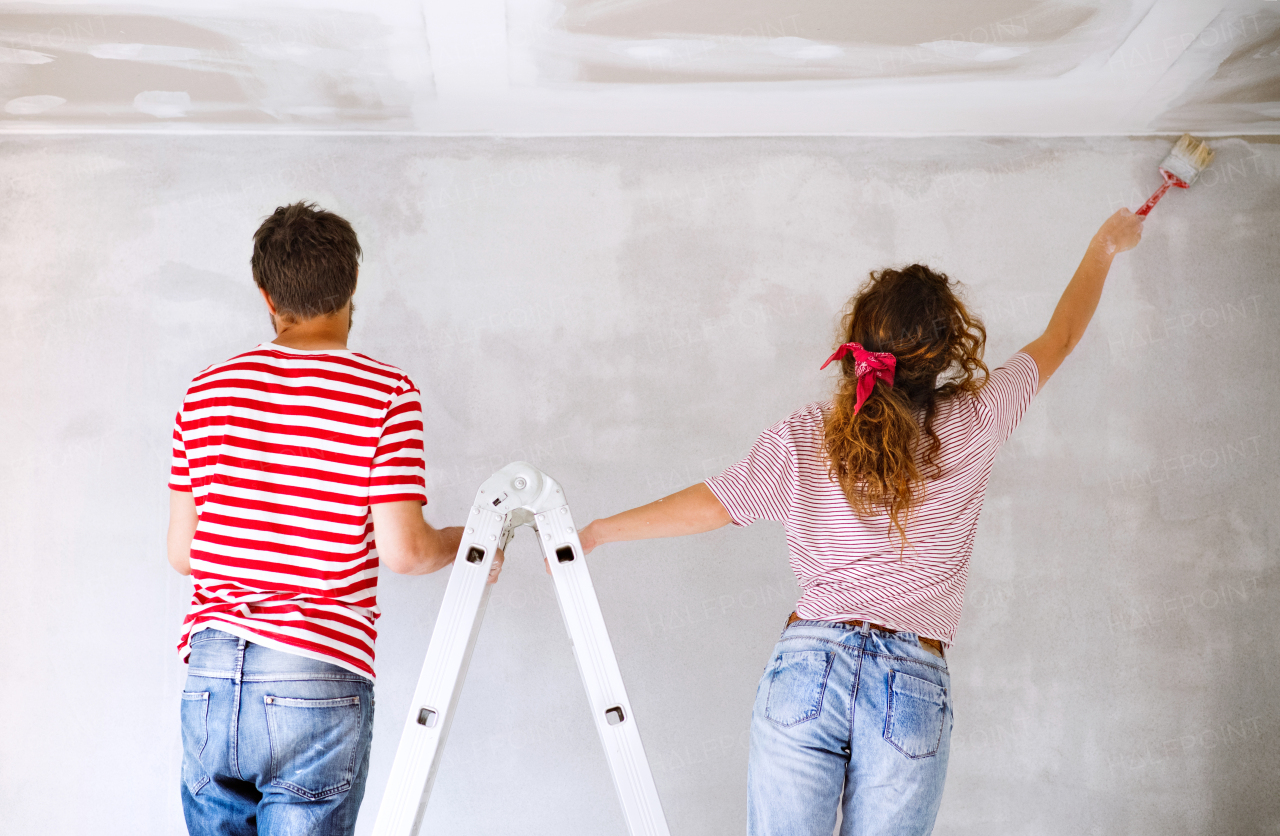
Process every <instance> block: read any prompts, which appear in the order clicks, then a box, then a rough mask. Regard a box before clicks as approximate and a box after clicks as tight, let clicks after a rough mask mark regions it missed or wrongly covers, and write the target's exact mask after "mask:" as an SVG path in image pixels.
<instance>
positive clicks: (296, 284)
mask: <svg viewBox="0 0 1280 836" xmlns="http://www.w3.org/2000/svg"><path fill="white" fill-rule="evenodd" d="M360 256H361V250H360V245H359V242H358V241H357V239H356V234H355V231H354V230H353V229H352V228H351V225H350V224H349V223H348V222H347V221H346V220H344V219H342V218H340V217H339V216H337V215H335V214H333V213H331V212H326V211H324V210H322V209H319V208H317V207H316V206H315V205H314V204H308V203H305V202H304V203H295V204H292V205H290V206H282V207H279V208H277V209H276V211H275V212H274V213H273V214H272V215H271V216H270V217H269V218H267V219H266V221H264V222H263V224H262V226H261V227H260V228H259V229H258V231H257V233H255V235H254V248H253V259H252V268H253V278H254V281H255V282H256V283H257V285H258V288H259V290H260V291H261V292H262V297H263V300H264V301H265V302H266V305H267V310H268V311H269V312H270V315H271V322H272V325H273V327H274V329H275V332H276V338H275V340H274V341H273V342H271V343H264V344H261V345H259V346H257V347H255V348H253V349H251V350H250V351H247V352H245V353H243V354H240V355H238V356H236V357H233V358H231V359H230V360H228V361H226V362H224V363H219V364H217V365H214V366H210V367H209V368H207V369H205V370H204V371H203V372H201V373H200V374H199V375H197V376H196V378H195V380H193V381H192V383H191V386H190V388H189V389H188V391H187V394H186V397H185V398H184V400H183V403H182V408H181V409H180V410H179V412H178V415H177V418H176V425H175V428H174V433H173V464H172V473H171V479H170V483H169V487H170V522H169V536H168V550H169V562H170V564H172V566H173V567H174V568H175V569H176V570H177V571H179V572H181V573H182V574H184V575H190V576H191V577H192V581H193V590H192V597H191V608H190V612H189V613H188V614H187V617H186V620H185V622H184V624H183V632H182V637H181V638H180V639H179V642H178V649H179V652H180V653H181V655H182V658H183V659H184V660H185V661H187V662H188V664H189V669H188V674H187V685H186V690H185V691H183V694H182V741H183V765H182V801H183V809H184V812H185V815H186V820H187V827H188V829H189V830H190V832H191V834H192V836H203V834H213V833H219V834H226V833H230V834H257V833H261V834H269V833H290V834H295V833H311V834H350V833H351V832H352V831H353V829H354V827H355V822H356V814H357V812H358V811H359V807H360V801H361V799H362V797H363V795H364V784H365V777H366V775H367V773H368V768H369V743H370V738H371V735H372V724H373V678H374V671H373V660H374V640H375V638H376V636H377V631H376V630H375V628H374V622H375V621H376V619H377V617H378V614H379V611H378V602H377V584H378V568H379V566H380V565H381V566H385V567H387V568H388V569H390V570H391V571H393V572H399V573H404V574H425V573H428V572H434V571H436V570H437V569H440V568H442V567H444V566H446V565H448V564H450V563H451V562H452V561H453V558H454V554H455V553H456V551H457V548H458V543H459V541H460V539H461V535H462V529H461V528H457V527H454V528H444V529H435V528H432V527H431V526H430V525H429V524H428V523H427V522H426V521H425V520H424V519H423V515H422V506H423V505H425V504H426V501H427V498H426V494H425V490H424V475H425V464H424V460H423V426H422V405H421V397H420V393H419V391H418V388H417V386H415V385H414V383H413V381H412V380H411V379H410V378H409V376H408V375H407V374H405V373H404V372H402V371H401V370H399V369H397V368H395V367H394V366H389V365H387V364H385V363H380V362H378V361H376V360H373V359H372V358H369V357H366V356H364V355H362V354H357V353H356V352H354V351H351V350H349V349H348V348H347V337H348V334H349V333H350V330H351V315H352V311H353V310H354V305H353V304H352V296H353V294H354V293H355V289H356V277H357V273H358V259H359V258H360ZM375 537H376V541H377V542H376V550H375ZM499 568H500V562H498V561H495V565H494V572H493V577H492V578H491V580H494V579H496V577H497V571H498V569H499Z"/></svg>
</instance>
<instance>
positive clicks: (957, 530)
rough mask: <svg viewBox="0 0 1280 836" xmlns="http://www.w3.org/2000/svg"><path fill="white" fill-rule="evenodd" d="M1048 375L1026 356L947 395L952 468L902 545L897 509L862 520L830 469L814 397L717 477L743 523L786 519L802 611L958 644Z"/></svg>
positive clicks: (717, 486) (714, 483)
mask: <svg viewBox="0 0 1280 836" xmlns="http://www.w3.org/2000/svg"><path fill="white" fill-rule="evenodd" d="M1039 380H1040V375H1039V370H1038V369H1037V367H1036V362H1035V360H1034V359H1032V357H1031V355H1029V354H1026V353H1024V352H1018V353H1017V354H1015V355H1013V357H1011V358H1010V359H1009V361H1008V362H1006V363H1005V364H1004V365H1003V366H1001V367H999V368H997V369H995V370H993V371H992V372H991V376H990V377H989V379H988V380H987V383H986V385H985V386H984V387H983V388H982V390H981V391H980V392H979V393H978V395H977V396H976V397H975V396H972V395H967V394H961V395H957V396H955V397H952V398H949V399H947V400H945V401H939V403H938V411H937V414H936V415H935V417H934V421H933V427H934V430H935V432H937V434H938V437H939V439H940V441H941V442H942V447H941V450H940V451H939V455H938V459H937V461H938V463H939V465H940V466H941V468H942V475H941V476H940V477H939V478H938V479H936V480H930V481H927V482H925V483H924V488H925V493H924V496H923V499H920V498H917V500H916V501H917V503H918V504H917V505H916V507H915V508H914V510H913V511H912V512H911V515H910V517H909V519H908V520H907V521H906V524H905V526H904V527H905V528H906V532H907V537H908V538H909V541H910V542H909V545H908V546H907V548H906V551H905V552H902V551H901V549H902V544H901V540H900V538H899V537H898V534H897V531H896V530H895V529H893V528H892V526H891V525H890V523H889V515H888V513H884V512H882V513H880V514H878V515H876V516H872V517H865V518H859V517H858V516H857V515H855V514H854V513H853V509H852V508H851V507H850V505H849V501H848V499H847V498H846V497H845V495H844V492H843V491H842V490H841V489H840V484H839V483H838V482H836V481H835V480H834V479H833V478H832V476H831V474H830V470H829V468H828V466H827V456H826V451H825V447H824V444H823V415H824V413H828V412H829V411H830V409H831V408H832V405H831V403H830V402H829V401H828V402H823V403H811V404H809V405H808V406H805V407H803V408H801V409H799V410H797V411H796V412H794V413H792V414H791V415H790V416H788V417H787V418H785V419H783V420H782V421H779V422H778V423H777V424H774V425H773V426H772V427H770V428H769V429H767V430H765V431H764V432H763V433H761V434H760V438H759V439H758V440H757V441H756V443H755V444H754V445H753V446H752V448H751V452H750V453H749V454H748V455H747V457H746V458H745V459H743V460H742V461H740V462H738V463H737V464H735V465H733V466H732V467H730V468H728V469H727V470H725V471H724V473H722V474H720V475H719V476H716V477H713V478H711V479H708V480H707V485H708V487H710V488H711V491H712V493H714V494H715V495H716V497H717V498H718V499H719V500H720V501H721V502H722V503H724V507H725V508H726V509H727V510H728V512H729V515H730V517H732V518H733V522H734V523H735V524H736V525H750V524H751V523H753V522H755V521H756V520H773V521H775V522H780V523H782V524H783V525H784V526H785V528H786V532H787V546H788V548H789V549H790V552H791V568H792V570H793V571H794V572H795V573H796V577H797V578H798V579H799V581H800V589H801V595H800V601H799V602H798V603H797V604H796V613H797V614H798V615H799V616H800V617H801V618H805V619H811V620H815V621H848V620H851V619H855V618H856V619H861V620H864V621H870V622H873V623H877V624H883V625H885V626H886V627H892V628H894V629H898V630H906V631H909V632H912V633H916V634H918V635H921V636H927V637H929V638H933V639H940V640H942V641H944V642H946V643H947V644H950V643H951V642H952V640H953V639H954V638H955V634H956V626H957V625H958V624H959V621H960V607H961V604H962V603H963V600H964V587H965V581H966V580H967V579H968V576H969V555H970V553H971V552H972V551H973V538H974V533H975V531H976V530H977V527H978V514H979V512H981V511H982V500H983V497H984V495H985V493H986V485H987V477H988V476H989V475H990V474H991V465H992V462H993V461H994V460H995V456H996V452H997V451H998V450H999V449H1000V445H1001V444H1003V443H1004V441H1005V439H1007V438H1008V437H1009V435H1010V433H1012V432H1013V429H1014V427H1016V426H1017V424H1018V421H1019V420H1021V418H1022V415H1023V413H1024V412H1026V409H1027V406H1028V405H1029V404H1030V403H1031V399H1032V398H1033V397H1034V396H1035V393H1036V388H1037V387H1038V385H1039Z"/></svg>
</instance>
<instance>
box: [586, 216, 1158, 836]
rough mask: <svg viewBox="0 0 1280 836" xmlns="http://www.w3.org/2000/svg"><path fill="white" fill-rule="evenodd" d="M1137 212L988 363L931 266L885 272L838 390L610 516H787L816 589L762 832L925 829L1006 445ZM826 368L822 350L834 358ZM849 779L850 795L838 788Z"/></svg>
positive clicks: (772, 732)
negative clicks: (983, 526) (975, 560)
mask: <svg viewBox="0 0 1280 836" xmlns="http://www.w3.org/2000/svg"><path fill="white" fill-rule="evenodd" d="M1141 237H1142V218H1141V217H1138V216H1136V215H1134V214H1133V213H1132V212H1130V211H1128V210H1127V209H1121V210H1120V211H1119V212H1117V213H1116V214H1114V215H1112V216H1111V217H1110V218H1108V219H1107V221H1106V222H1105V223H1104V224H1103V225H1102V227H1101V228H1100V229H1099V230H1098V232H1097V234H1096V235H1094V237H1093V240H1092V241H1091V242H1090V244H1089V248H1088V250H1087V251H1086V253H1085V256H1084V259H1083V260H1082V261H1081V263H1080V267H1079V268H1078V269H1077V270H1076V273H1075V275H1074V276H1073V277H1072V279H1071V281H1070V283H1068V285H1067V288H1066V290H1065V291H1064V292H1063V294H1062V299H1061V300H1060V301H1059V302H1058V306H1057V308H1056V309H1055V310H1054V312H1053V316H1052V317H1051V318H1050V320H1049V324H1048V327H1047V328H1046V329H1045V331H1044V333H1043V334H1042V335H1041V336H1040V337H1039V338H1038V339H1036V340H1034V341H1033V342H1031V343H1030V344H1029V345H1027V346H1025V347H1024V348H1023V349H1022V350H1021V351H1019V352H1018V353H1016V354H1014V355H1013V357H1011V358H1010V359H1009V360H1008V361H1007V362H1006V363H1005V364H1004V365H1003V366H1000V367H999V368H997V369H995V370H994V371H993V372H991V373H990V374H989V375H988V373H987V368H986V366H985V365H984V364H983V362H982V352H983V347H984V345H985V342H986V331H985V329H984V328H983V326H982V324H981V322H979V321H978V320H977V319H976V318H974V317H973V316H972V315H970V314H969V312H968V311H967V310H966V309H965V306H964V305H963V304H962V303H961V301H960V300H959V299H958V298H957V297H956V295H955V293H954V290H953V285H952V283H951V282H950V281H949V280H948V279H947V277H946V276H942V275H938V274H936V273H934V272H932V271H931V270H929V269H928V268H926V267H923V266H921V265H918V264H914V265H911V266H910V267H907V268H905V269H903V270H884V271H882V272H880V273H873V274H872V276H871V280H870V281H869V282H868V283H867V284H866V285H865V286H864V287H863V288H862V289H861V290H860V291H859V293H858V294H857V295H856V296H855V297H854V298H853V299H852V301H851V304H850V307H849V310H848V313H847V314H846V316H845V318H844V320H843V327H844V335H843V339H842V341H841V342H842V344H841V345H840V346H839V347H838V348H837V349H836V352H835V353H834V354H833V355H831V358H830V359H828V361H827V362H828V363H832V362H839V363H840V366H841V371H842V375H841V378H840V381H839V385H838V387H837V391H836V394H835V397H834V398H833V399H832V400H831V401H828V402H821V403H812V404H809V405H807V406H805V407H802V408H801V409H799V410H797V411H796V412H795V413H793V414H792V415H790V416H789V417H787V418H785V419H783V420H782V421H780V422H779V423H777V424H775V425H774V426H772V427H770V428H769V429H768V430H765V432H764V433H762V434H761V435H760V437H759V439H758V440H757V441H756V443H755V445H754V446H753V447H752V448H751V452H750V454H749V455H748V456H747V458H745V459H743V460H742V461H741V462H739V463H738V464H736V465H734V466H732V467H730V468H729V469H728V470H726V471H725V472H724V473H723V474H721V475H720V476H718V477H715V478H712V479H708V480H707V481H706V482H704V483H702V484H698V485H694V486H693V487H690V488H686V489H685V490H683V491H681V492H679V493H676V494H673V495H672V496H669V497H667V498H665V499H661V500H659V501H657V502H654V503H651V504H649V505H645V506H642V507H640V508H635V509H632V510H630V511H625V512H623V513H621V514H618V515H616V516H612V517H608V518H606V519H601V520H596V521H595V522H593V523H591V524H590V525H589V526H587V527H586V528H585V529H583V531H582V533H581V540H582V546H583V549H584V550H585V551H587V552H590V551H591V550H592V549H594V548H595V547H596V546H599V545H600V544H602V543H608V542H611V541H616V540H637V539H644V538H650V537H671V536H675V535H680V534H694V533H697V532H702V531H709V530H711V529H713V528H719V527H720V526H723V525H725V524H726V523H730V522H732V523H734V524H735V525H740V526H741V525H749V524H750V523H752V522H754V521H755V520H758V519H768V520H774V521H777V522H781V523H783V525H784V526H785V528H786V532H787V544H788V547H789V549H790V553H791V566H792V569H793V570H794V571H795V573H796V576H797V577H798V578H799V581H800V587H801V590H802V594H801V597H800V600H799V602H798V603H797V604H796V609H795V612H793V613H792V614H791V617H790V619H789V620H788V622H787V626H786V629H785V630H784V631H783V633H782V637H781V639H780V640H779V641H778V644H777V646H776V648H775V649H774V653H773V658H772V661H770V663H769V665H768V667H766V669H765V672H764V676H763V677H762V678H761V680H760V686H759V688H758V689H757V692H756V701H755V708H754V711H753V713H752V719H751V752H750V759H749V766H748V776H747V784H748V830H749V832H750V833H751V834H752V836H783V835H784V834H785V836H806V835H807V834H814V836H829V834H831V832H832V830H833V829H834V827H835V823H836V808H837V806H839V807H840V808H841V812H842V813H843V824H842V825H841V831H840V832H841V834H842V836H855V835H856V836H869V835H870V834H894V836H905V834H928V833H929V832H931V831H932V829H933V824H934V820H935V818H936V817H937V813H938V805H939V802H940V801H941V799H942V786H943V781H944V778H945V776H946V769H947V756H948V753H949V741H950V735H951V717H952V714H951V692H950V680H949V677H948V672H947V663H946V659H945V655H946V654H945V647H946V646H949V645H950V644H951V641H952V639H953V637H954V636H955V631H956V625H957V623H958V621H959V618H960V607H961V602H962V600H963V596H964V585H965V580H966V577H967V574H968V561H969V554H970V551H971V549H972V546H973V537H974V531H975V530H976V528H977V524H978V514H979V512H980V511H981V508H982V500H983V494H984V491H985V488H986V482H987V476H988V475H989V474H990V472H991V465H992V461H993V460H994V459H995V455H996V452H997V451H998V450H999V448H1000V445H1001V444H1002V443H1003V442H1004V441H1005V439H1007V438H1008V437H1009V435H1010V433H1012V432H1013V429H1014V427H1015V426H1016V425H1017V423H1018V421H1019V419H1020V418H1021V417H1022V415H1023V413H1024V412H1025V411H1026V408H1027V406H1028V405H1029V404H1030V402H1031V399H1032V398H1033V397H1034V396H1035V394H1036V392H1037V391H1039V389H1040V387H1041V386H1043V385H1044V383H1045V381H1047V380H1048V379H1049V377H1050V375H1052V374H1053V372H1054V371H1055V370H1056V369H1057V368H1058V366H1059V364H1061V363H1062V361H1063V360H1064V359H1065V358H1066V356H1067V355H1068V354H1070V353H1071V350H1072V349H1073V348H1074V347H1075V345H1076V343H1078V342H1079V341H1080V338H1081V337H1082V336H1083V335H1084V331H1085V328H1086V327H1087V326H1088V324H1089V320H1090V319H1091V318H1092V316H1093V312H1094V310H1095V308H1096V307H1097V304H1098V299H1099V297H1100V296H1101V294H1102V286H1103V283H1104V282H1105V280H1106V277H1107V273H1108V271H1109V270H1110V267H1111V262H1112V259H1113V258H1114V256H1115V255H1116V253H1119V252H1123V251H1125V250H1128V249H1132V248H1133V247H1134V246H1136V245H1137V243H1138V241H1139V239H1140V238H1141ZM824 368H825V366H824ZM842 794H843V801H841V798H842Z"/></svg>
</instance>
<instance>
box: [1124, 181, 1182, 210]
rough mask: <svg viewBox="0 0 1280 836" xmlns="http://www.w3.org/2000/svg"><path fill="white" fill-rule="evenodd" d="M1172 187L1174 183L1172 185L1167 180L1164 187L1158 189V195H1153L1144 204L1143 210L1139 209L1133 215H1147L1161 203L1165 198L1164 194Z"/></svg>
mask: <svg viewBox="0 0 1280 836" xmlns="http://www.w3.org/2000/svg"><path fill="white" fill-rule="evenodd" d="M1172 185H1173V183H1170V182H1169V181H1168V180H1165V181H1164V185H1163V186H1161V187H1160V188H1158V189H1156V193H1155V194H1153V195H1152V196H1151V197H1149V198H1147V202H1146V203H1144V204H1142V208H1141V209H1139V210H1138V211H1137V212H1134V213H1133V214H1135V215H1146V214H1147V213H1148V212H1150V211H1151V210H1152V209H1153V208H1155V205H1156V204H1157V203H1159V202H1160V198H1162V197H1164V193H1165V192H1167V191H1169V187H1170V186H1172Z"/></svg>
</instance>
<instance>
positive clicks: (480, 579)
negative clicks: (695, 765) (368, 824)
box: [373, 462, 669, 836]
mask: <svg viewBox="0 0 1280 836" xmlns="http://www.w3.org/2000/svg"><path fill="white" fill-rule="evenodd" d="M522 525H530V526H532V527H533V530H534V531H535V532H536V533H537V537H538V544H539V545H540V546H541V547H542V554H543V556H544V557H546V559H547V563H548V565H549V566H550V567H551V578H552V580H553V581H554V582H555V588H556V598H557V599H558V600H559V602H560V614H561V615H562V616H564V624H565V628H566V629H567V630H568V631H569V637H570V638H571V639H572V640H573V655H574V657H575V658H576V659H577V661H578V671H579V672H580V673H581V674H582V684H583V686H584V687H585V688H586V691H587V702H588V703H589V704H590V706H591V716H592V718H593V719H594V720H595V724H596V731H597V732H599V734H600V742H601V743H602V744H603V745H604V752H605V757H606V759H607V760H608V761H609V769H610V771H611V772H612V773H613V786H614V789H616V790H617V792H618V799H619V800H620V801H621V802H622V816H623V818H624V819H625V820H626V822H627V829H628V830H629V832H630V834H631V836H669V831H668V830H667V820H666V817H665V816H664V815H663V813H662V803H661V801H660V800H659V799H658V791H657V789H656V788H655V787H654V784H653V775H652V774H651V773H650V772H649V761H648V760H647V759H646V758H645V754H644V746H643V744H641V742H640V732H639V730H638V729H637V728H636V721H635V717H634V716H633V715H632V713H631V703H630V702H628V700H627V692H626V689H625V688H623V686H622V675H621V674H620V673H619V672H618V662H617V660H616V659H615V658H614V655H613V646H612V645H611V644H610V643H609V634H608V632H607V631H606V630H605V626H604V616H602V615H601V614H600V604H599V602H598V601H597V600H596V593H595V589H594V587H592V585H591V575H590V573H589V572H588V571H587V563H586V561H585V560H584V559H583V555H582V544H581V543H580V542H579V541H578V532H577V531H576V529H575V528H574V525H573V517H572V516H571V515H570V513H569V506H568V504H567V503H566V502H565V497H564V491H563V490H561V488H560V485H559V484H558V483H557V482H556V481H555V480H554V479H552V478H551V477H549V476H547V475H546V474H544V473H543V472H542V471H540V470H538V469H537V468H536V467H534V466H533V465H530V464H526V463H525V462H513V463H511V464H509V465H507V466H506V467H504V468H503V469H502V470H499V471H498V472H497V473H495V474H493V475H492V476H490V477H489V478H488V479H487V480H486V481H485V483H484V484H483V485H481V486H480V491H479V493H477V494H476V501H475V504H474V505H472V506H471V512H470V514H469V515H468V517H467V523H466V529H465V532H464V533H463V535H462V544H461V545H460V546H459V547H458V556H457V557H456V558H455V560H454V563H453V568H452V570H451V571H452V575H450V577H449V586H448V587H447V588H446V589H445V593H444V600H443V602H442V603H441V604H440V615H439V616H438V617H437V618H436V626H435V630H434V631H433V632H432V634H431V644H430V645H429V646H428V648H427V658H426V660H425V661H424V662H423V663H422V675H421V676H420V677H419V679H418V687H417V690H415V691H414V693H413V702H412V703H411V704H410V707H409V717H408V719H407V720H406V721H405V724H404V732H403V734H402V735H401V737H400V748H399V749H397V750H396V758H395V761H394V762H393V763H392V765H391V776H390V778H389V779H388V780H387V789H386V792H385V793H384V794H383V796H382V806H381V808H379V810H378V820H377V823H376V824H375V825H374V828H373V833H374V836H416V835H417V833H418V828H419V826H420V825H421V824H422V815H423V813H424V812H425V811H426V809H427V799H428V798H429V797H430V796H431V785H432V784H433V783H434V782H435V777H436V768H437V767H438V766H439V763H440V756H441V754H442V752H443V749H444V741H445V736H446V735H448V733H449V725H450V724H451V723H452V722H453V714H454V711H455V709H456V708H457V706H458V694H459V693H460V692H461V691H462V684H463V681H464V680H465V679H466V677H467V666H468V665H469V664H470V662H471V651H472V649H473V648H474V647H475V644H476V635H477V634H478V633H479V632H480V621H481V619H482V618H483V617H484V609H485V605H486V604H487V603H488V600H489V589H490V587H491V584H489V583H486V581H487V580H488V577H489V568H490V566H491V565H492V564H493V556H494V552H495V551H496V550H497V549H500V548H504V547H505V546H506V544H507V541H508V540H510V539H511V536H512V535H513V534H514V532H515V529H516V528H519V527H520V526H522Z"/></svg>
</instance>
